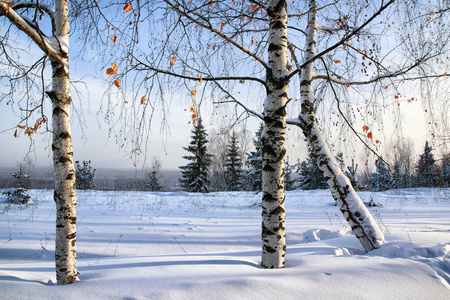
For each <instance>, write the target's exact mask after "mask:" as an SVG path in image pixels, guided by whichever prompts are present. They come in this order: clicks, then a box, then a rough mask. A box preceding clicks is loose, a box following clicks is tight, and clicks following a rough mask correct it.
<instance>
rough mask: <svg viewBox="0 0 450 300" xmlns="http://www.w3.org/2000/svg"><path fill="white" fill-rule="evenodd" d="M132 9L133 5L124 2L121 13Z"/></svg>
mask: <svg viewBox="0 0 450 300" xmlns="http://www.w3.org/2000/svg"><path fill="white" fill-rule="evenodd" d="M132 9H133V7H132V6H131V4H130V3H126V4H125V6H124V7H123V13H127V12H130V11H131V10H132Z"/></svg>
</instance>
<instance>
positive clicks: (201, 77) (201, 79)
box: [200, 74, 203, 83]
mask: <svg viewBox="0 0 450 300" xmlns="http://www.w3.org/2000/svg"><path fill="white" fill-rule="evenodd" d="M202 81H203V74H200V83H202Z"/></svg>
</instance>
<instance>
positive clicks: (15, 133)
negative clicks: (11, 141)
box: [14, 129, 18, 137]
mask: <svg viewBox="0 0 450 300" xmlns="http://www.w3.org/2000/svg"><path fill="white" fill-rule="evenodd" d="M17 136H18V134H17V129H16V131H15V132H14V137H17Z"/></svg>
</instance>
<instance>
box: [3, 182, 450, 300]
mask: <svg viewBox="0 0 450 300" xmlns="http://www.w3.org/2000/svg"><path fill="white" fill-rule="evenodd" d="M0 193H1V191H0ZM360 195H361V196H362V198H363V200H364V201H369V200H370V199H371V198H373V199H374V200H375V201H376V202H379V203H381V204H382V205H383V207H375V208H370V210H371V212H372V213H373V215H374V217H375V218H376V220H377V221H378V222H379V225H380V226H381V228H382V230H383V232H384V233H385V235H386V239H387V240H388V244H386V245H385V246H383V247H382V248H381V249H378V250H376V251H372V252H371V253H369V254H365V253H364V251H363V248H362V247H361V245H360V244H359V242H358V240H357V239H356V238H355V237H354V236H353V235H352V234H351V233H350V232H349V227H348V225H347V223H346V222H345V220H344V218H343V217H342V214H341V213H340V212H339V210H338V208H337V207H336V206H334V205H333V199H332V198H331V196H330V193H329V192H328V191H292V192H288V193H287V197H286V211H287V232H288V234H287V244H288V249H287V256H286V264H287V267H286V268H284V269H276V270H266V269H262V268H261V267H260V266H259V264H260V252H261V250H260V249H261V242H260V224H261V208H260V206H258V202H259V201H260V199H261V196H260V195H254V194H253V193H247V192H233V193H211V194H206V195H200V194H189V193H183V192H177V193H144V192H100V191H79V192H78V201H79V205H78V242H77V249H78V268H79V271H80V272H81V274H80V277H79V280H78V281H76V282H75V283H74V284H72V285H68V286H57V285H55V282H56V278H55V277H56V276H55V271H54V259H53V253H54V245H53V243H54V238H55V234H54V231H55V228H54V224H55V205H54V203H53V198H52V196H53V191H51V190H32V191H30V196H31V197H32V199H33V201H34V203H33V204H32V205H30V206H29V207H12V208H10V209H9V211H7V212H6V211H5V203H4V202H5V200H6V199H5V198H4V196H0V197H1V198H0V199H1V202H2V203H1V204H0V228H1V232H0V299H31V298H32V299H263V298H266V299H269V297H270V299H434V300H436V299H447V300H448V299H450V190H443V189H417V190H397V191H388V192H384V193H372V192H363V193H360Z"/></svg>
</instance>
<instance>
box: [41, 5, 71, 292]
mask: <svg viewBox="0 0 450 300" xmlns="http://www.w3.org/2000/svg"><path fill="white" fill-rule="evenodd" d="M55 17H56V22H55V23H56V38H57V39H59V42H60V43H62V44H64V46H65V47H62V49H61V52H62V53H61V54H62V55H61V59H60V60H59V61H56V60H52V70H53V78H52V79H53V80H52V86H53V90H52V91H49V92H47V94H48V95H49V97H50V99H51V101H52V107H53V111H52V120H53V144H52V150H53V167H54V172H55V173H54V176H55V192H54V200H55V203H56V238H55V264H56V279H57V283H58V284H69V283H72V282H73V281H74V280H75V279H76V277H77V276H78V270H77V262H76V220H77V218H76V208H77V197H76V190H75V168H74V164H73V150H72V135H71V124H70V106H71V103H72V98H71V95H70V82H69V53H68V49H69V45H68V43H69V31H70V26H69V4H68V0H57V1H56V3H55ZM64 50H67V52H66V53H64Z"/></svg>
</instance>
